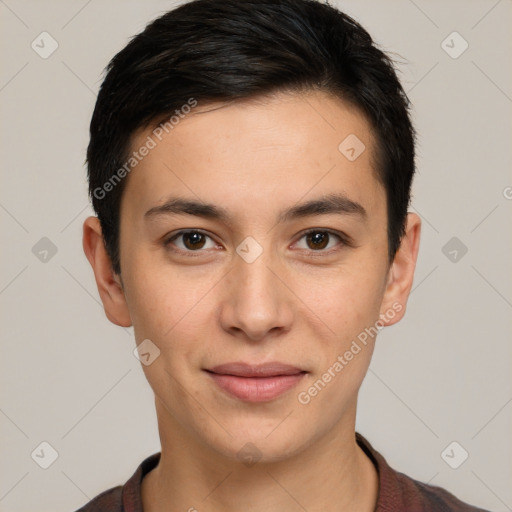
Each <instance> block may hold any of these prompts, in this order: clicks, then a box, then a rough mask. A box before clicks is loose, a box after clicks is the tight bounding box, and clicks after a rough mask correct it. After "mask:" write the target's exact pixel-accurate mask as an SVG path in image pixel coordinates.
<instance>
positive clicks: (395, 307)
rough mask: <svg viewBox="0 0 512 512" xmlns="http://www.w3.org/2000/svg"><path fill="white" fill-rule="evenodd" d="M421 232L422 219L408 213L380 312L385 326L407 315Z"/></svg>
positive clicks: (390, 269) (389, 272)
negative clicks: (406, 310)
mask: <svg viewBox="0 0 512 512" xmlns="http://www.w3.org/2000/svg"><path fill="white" fill-rule="evenodd" d="M420 231H421V219H420V218H419V217H418V215H416V214H415V213H408V214H407V227H406V231H405V235H404V237H403V238H402V242H401V244H400V248H399V249H398V251H397V253H396V255H395V258H394V259H393V263H392V264H391V267H390V268H389V271H388V281H387V284H386V291H385V292H384V298H383V300H382V304H381V310H380V319H381V321H382V325H383V326H386V325H393V324H395V323H397V322H398V321H399V320H401V319H402V317H403V316H404V314H405V306H406V304H407V299H408V297H409V293H410V292H411V287H412V282H413V279H414V269H415V268H416V259H417V257H418V249H419V247H420Z"/></svg>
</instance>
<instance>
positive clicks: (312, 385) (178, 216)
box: [104, 92, 415, 461]
mask: <svg viewBox="0 0 512 512" xmlns="http://www.w3.org/2000/svg"><path fill="white" fill-rule="evenodd" d="M148 135H151V130H150V129H149V130H147V131H144V132H140V133H137V134H136V137H134V139H133V141H132V142H133V144H132V147H133V149H136V148H138V147H140V146H142V145H143V144H144V142H145V141H146V140H147V137H148ZM354 136H355V137H357V139H356V138H355V137H354ZM347 137H350V138H349V139H348V142H345V143H344V144H342V145H341V150H340V143H342V142H343V141H344V140H345V139H346V138H347ZM161 138H162V140H161V141H158V143H157V144H156V146H155V147H154V148H153V149H151V151H150V152H149V154H148V155H147V156H146V157H144V159H143V160H142V161H141V162H140V163H138V165H137V166H136V168H135V169H134V170H133V171H132V172H131V174H130V175H129V179H128V182H127V184H126V189H125V191H124V195H123V201H122V205H121V227H120V233H121V235H120V254H121V278H122V292H121V293H120V298H119V299H116V300H115V301H114V303H112V302H109V299H108V300H106V301H105V300H104V303H105V307H106V310H107V314H108V315H109V318H110V319H111V320H113V321H114V322H116V323H119V324H122V325H125V324H129V323H132V324H133V326H134V332H135V338H136V342H137V344H140V343H141V342H143V340H150V342H145V343H146V344H148V343H150V344H149V345H147V346H148V347H149V348H150V350H149V352H150V353H151V354H153V355H154V354H156V353H157V351H158V350H159V351H160V352H159V355H158V357H156V358H155V359H154V361H153V362H152V363H151V364H149V365H147V366H146V365H143V369H144V372H145V374H146V377H147V379H148V381H149V383H150V385H151V387H152V388H153V390H154V393H155V397H156V405H157V412H158V417H159V424H160V429H161V430H162V429H164V430H166V431H167V432H173V431H175V432H177V431H180V432H181V434H182V435H183V436H185V437H186V439H188V442H190V443H198V444H201V445H203V446H206V447H208V448H209V449H211V450H213V451H215V452H217V453H221V454H223V455H225V456H227V457H231V458H236V457H237V453H238V452H239V450H240V449H241V448H242V447H243V446H244V445H245V444H246V443H247V442H251V443H253V444H254V445H255V446H256V447H257V449H258V450H259V452H260V455H261V456H262V457H263V458H264V459H266V460H269V461H270V460H279V459H281V458H283V457H289V456H291V455H292V454H295V453H298V452H300V451H301V450H305V449H306V448H308V447H310V446H311V445H313V444H314V443H315V442H317V441H319V440H320V439H322V438H326V437H328V436H329V435H330V433H332V432H334V431H346V432H353V430H354V422H355V410H356V398H357V393H358V390H359V387H360V385H361V382H362V380H363V377H364V375H365V374H366V371H367V369H368V365H369V363H370V358H371V355H372V351H373V347H374V341H375V338H374V334H375V332H376V331H377V330H378V328H379V327H381V326H382V325H387V324H391V323H394V322H395V321H397V320H398V319H399V318H400V317H401V316H402V315H403V312H404V310H405V300H406V296H407V293H408V291H409V289H410V283H409V282H408V278H409V277H410V279H411V280H412V270H413V269H411V268H410V264H409V263H408V265H409V267H406V266H405V265H403V266H402V267H400V266H399V265H400V263H399V262H398V263H397V265H398V266H397V268H396V269H394V268H393V266H392V267H391V268H390V266H389V262H388V256H387V216H386V194H385V191H384V188H383V187H382V185H381V184H380V183H379V181H378V180H377V179H376V174H375V172H374V163H373V158H372V157H373V154H374V142H373V137H372V133H371V130H370V127H369V125H368V123H367V121H366V120H365V118H364V117H363V116H362V115H360V114H359V113H358V112H357V111H356V110H354V109H353V108H349V107H348V106H347V105H344V104H343V103H342V102H341V101H340V100H339V99H336V98H332V97H330V96H328V95H326V94H324V93H319V92H314V93H313V92H311V93H308V94H307V95H298V94H289V95H285V94H279V95H276V96H273V97H272V98H270V97H269V98H267V99H265V100H264V101H263V100H261V101H258V102H256V101H244V102H235V103H231V104H228V105H226V104H224V105H220V104H219V105H215V106H209V107H201V106H197V107H195V109H192V112H191V113H190V114H188V115H187V116H186V117H184V118H183V119H181V120H180V122H179V123H178V124H176V125H175V126H174V128H173V129H172V130H170V132H169V133H168V134H164V136H163V137H161ZM362 144H364V147H363V145H362ZM361 151H362V152H361ZM359 153H360V154H359ZM355 156H356V157H357V158H354V157H355ZM177 200H181V201H182V202H181V203H180V202H177ZM185 201H186V202H188V203H192V202H194V203H202V204H203V205H204V204H207V205H210V207H209V208H207V207H199V206H198V205H195V206H194V207H192V206H193V205H191V204H185V203H184V202H185ZM322 202H323V203H322ZM412 252H414V251H412ZM414 256H415V254H414ZM413 259H415V257H414V258H413ZM409 260H410V258H409ZM409 260H408V261H409ZM404 269H406V271H404ZM409 274H410V275H409ZM114 286H115V285H114ZM379 319H380V321H379ZM365 334H366V335H365ZM150 357H151V358H152V357H153V356H150ZM229 363H237V364H235V365H233V366H231V367H228V368H226V367H224V368H218V367H219V365H226V364H229ZM238 363H245V364H246V365H249V367H247V366H243V365H239V364H238ZM274 363H279V365H281V366H276V365H275V364H274ZM259 365H263V368H264V369H263V372H265V371H267V376H266V377H263V376H262V375H263V374H259V376H258V377H255V376H252V377H244V376H240V374H245V373H246V372H247V371H250V370H251V369H252V370H254V369H255V367H259ZM264 365H267V366H264ZM283 365H289V367H288V366H283ZM216 367H217V368H216ZM290 367H291V368H290ZM214 369H215V371H216V372H217V373H213V370H214ZM237 373H238V376H233V374H237ZM227 374H231V375H230V376H227ZM285 374H286V375H285Z"/></svg>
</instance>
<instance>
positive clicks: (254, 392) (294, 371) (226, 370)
mask: <svg viewBox="0 0 512 512" xmlns="http://www.w3.org/2000/svg"><path fill="white" fill-rule="evenodd" d="M204 371H205V372H206V373H207V374H208V375H209V376H210V377H211V378H212V380H213V381H214V382H215V383H216V384H217V385H218V386H219V387H220V388H221V389H222V390H223V391H224V392H226V393H227V394H228V395H230V396H232V397H235V398H237V399H239V400H242V401H244V402H269V401H271V400H274V399H275V398H277V397H279V396H281V395H282V394H284V393H285V392H286V391H289V390H290V389H292V388H294V387H295V386H296V385H297V384H298V383H299V382H300V381H301V380H302V378H303V377H304V375H306V374H307V373H308V372H307V371H305V370H301V369H300V368H297V367H295V366H290V365H287V364H283V363H279V362H272V363H265V364H259V365H252V364H248V363H243V362H236V363H226V364H221V365H218V366H215V367H213V368H211V369H205V370H204Z"/></svg>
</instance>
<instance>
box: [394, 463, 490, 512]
mask: <svg viewBox="0 0 512 512" xmlns="http://www.w3.org/2000/svg"><path fill="white" fill-rule="evenodd" d="M391 471H392V472H393V473H394V478H395V479H396V482H397V485H398V486H399V488H400V490H401V495H402V500H403V503H404V507H405V508H404V510H408V511H411V512H430V511H432V512H433V511H436V512H488V511H485V510H484V509H482V508H478V507H475V506H472V505H469V504H468V503H465V502H463V501H461V500H459V499H458V498H457V497H456V496H455V495H453V494H452V493H450V492H448V491H447V490H446V489H443V488H442V487H438V486H435V485H430V484H425V483H423V482H419V481H418V480H415V479H414V478H411V477H409V476H407V475H405V474H404V473H400V472H397V471H394V470H391Z"/></svg>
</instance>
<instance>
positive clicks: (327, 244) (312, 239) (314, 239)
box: [297, 229, 347, 253]
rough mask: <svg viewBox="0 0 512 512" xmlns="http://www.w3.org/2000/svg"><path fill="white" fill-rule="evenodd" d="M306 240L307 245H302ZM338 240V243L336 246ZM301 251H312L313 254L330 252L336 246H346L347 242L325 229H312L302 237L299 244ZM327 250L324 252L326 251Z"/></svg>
mask: <svg viewBox="0 0 512 512" xmlns="http://www.w3.org/2000/svg"><path fill="white" fill-rule="evenodd" d="M303 239H304V240H305V241H306V243H305V244H304V243H302V246H301V241H302V240H303ZM336 240H338V243H337V244H336ZM297 244H298V248H299V249H305V250H310V251H312V252H320V253H322V252H326V253H327V252H330V251H329V249H331V248H333V247H335V246H336V245H341V246H342V245H345V244H347V242H346V241H345V239H344V238H343V237H342V236H341V235H339V234H337V233H334V232H332V231H329V230H325V229H311V230H309V231H308V232H306V233H304V234H303V235H302V237H301V238H300V239H299V242H297ZM326 248H327V250H324V249H326Z"/></svg>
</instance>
